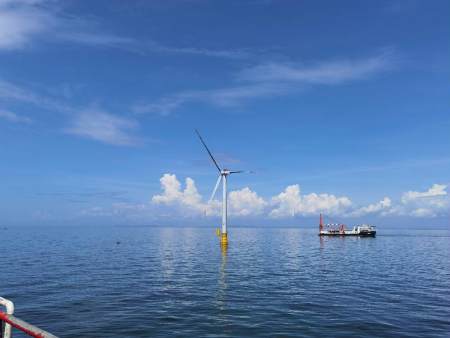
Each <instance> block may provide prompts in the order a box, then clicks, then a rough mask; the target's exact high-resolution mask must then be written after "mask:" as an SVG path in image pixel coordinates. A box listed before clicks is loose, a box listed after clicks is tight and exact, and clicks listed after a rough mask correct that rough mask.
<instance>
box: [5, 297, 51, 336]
mask: <svg viewBox="0 0 450 338" xmlns="http://www.w3.org/2000/svg"><path fill="white" fill-rule="evenodd" d="M0 305H3V306H4V307H5V310H6V312H2V311H0V338H11V329H12V328H13V327H14V328H16V329H18V330H20V331H22V332H24V333H26V334H27V335H29V336H31V337H35V338H57V337H56V336H54V335H52V334H51V333H48V332H47V331H44V330H41V329H40V328H38V327H37V326H34V325H31V324H29V323H27V322H25V321H23V320H21V319H19V318H16V317H14V316H13V313H14V303H13V302H11V301H10V300H8V299H5V298H2V297H0Z"/></svg>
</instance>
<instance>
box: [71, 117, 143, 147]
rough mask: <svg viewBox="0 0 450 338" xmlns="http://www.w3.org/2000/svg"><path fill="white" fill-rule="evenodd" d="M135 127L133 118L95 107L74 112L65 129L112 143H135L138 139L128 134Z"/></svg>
mask: <svg viewBox="0 0 450 338" xmlns="http://www.w3.org/2000/svg"><path fill="white" fill-rule="evenodd" d="M136 128H137V122H136V121H134V120H130V119H126V118H123V117H119V116H116V115H113V114H110V113H108V112H105V111H102V110H100V109H97V108H88V109H85V110H82V111H80V112H79V113H78V114H76V115H75V116H74V118H73V120H72V124H71V126H70V127H69V128H67V129H66V130H65V131H66V132H67V133H69V134H73V135H78V136H82V137H86V138H90V139H93V140H97V141H101V142H104V143H108V144H113V145H127V146H129V145H136V144H138V143H139V140H138V139H136V138H135V137H134V136H132V135H131V134H130V131H131V130H134V129H136Z"/></svg>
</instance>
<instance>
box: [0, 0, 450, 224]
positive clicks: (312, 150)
mask: <svg viewBox="0 0 450 338" xmlns="http://www.w3.org/2000/svg"><path fill="white" fill-rule="evenodd" d="M449 19H450V3H449V2H448V1H440V0H435V1H418V0H405V1H403V0H402V1H392V0H391V1H350V0H349V1H307V0H305V1H276V0H273V1H270V0H249V1H206V0H185V1H138V0H137V1H118V0H117V1H95V2H93V1H71V0H68V1H58V0H17V1H13V0H0V158H1V165H0V202H1V203H0V226H23V225H25V226H39V225H57V226H65V225H80V226H81V225H87V226H95V225H175V226H192V225H214V226H216V225H218V223H219V222H220V218H219V215H220V198H219V196H216V197H215V198H214V199H213V200H212V201H210V202H209V201H208V200H209V197H210V194H211V191H212V189H213V187H214V185H215V182H216V179H217V170H216V168H215V167H214V165H213V163H212V162H211V161H210V159H209V158H208V155H207V153H206V152H205V150H204V149H203V147H202V145H201V143H200V142H199V140H198V138H197V136H196V135H195V133H194V129H195V128H197V129H198V130H199V131H200V132H201V134H202V135H203V137H204V139H205V141H206V142H207V144H208V145H209V147H210V149H211V150H212V152H213V154H214V155H215V156H216V157H217V160H218V162H219V164H220V165H221V166H222V167H225V168H230V169H234V170H251V171H253V173H251V174H236V175H232V176H231V177H230V179H229V189H230V193H229V200H230V201H229V203H230V210H229V211H230V212H229V216H230V224H231V225H233V224H234V225H251V226H259V225H260V226H263V225H274V226H282V225H290V226H299V227H308V226H316V225H317V223H318V214H319V213H324V214H325V215H327V218H328V219H330V220H337V221H339V222H345V223H347V224H356V223H360V222H371V223H373V224H375V225H378V226H386V227H407V226H415V227H421V228H424V229H427V228H432V227H447V228H448V227H450V225H449V219H450V212H449V208H450V198H449V188H448V186H449V184H450V132H449V131H450V106H449V102H450V90H449V88H450V86H449V85H450V81H449V79H450V77H449V76H450V44H449V36H450V25H449V24H448V22H449ZM218 195H220V194H218Z"/></svg>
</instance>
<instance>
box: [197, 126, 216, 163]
mask: <svg viewBox="0 0 450 338" xmlns="http://www.w3.org/2000/svg"><path fill="white" fill-rule="evenodd" d="M195 132H196V133H197V136H198V138H199V139H200V141H201V142H202V144H203V146H204V147H205V149H206V151H207V152H208V154H209V157H211V160H212V161H213V162H214V165H215V166H216V168H217V170H219V172H221V171H222V169H220V167H219V165H218V164H217V162H216V160H215V158H214V156H213V155H212V154H211V152H210V151H209V149H208V146H207V145H206V143H205V141H203V138H202V136H201V135H200V133H199V132H198V130H197V129H195Z"/></svg>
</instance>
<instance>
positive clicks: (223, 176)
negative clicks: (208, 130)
mask: <svg viewBox="0 0 450 338" xmlns="http://www.w3.org/2000/svg"><path fill="white" fill-rule="evenodd" d="M195 132H196V133H197V135H198V138H199V139H200V141H201V142H202V144H203V146H204V147H205V149H206V151H207V152H208V154H209V157H211V160H212V161H213V162H214V165H215V166H216V168H217V170H218V171H219V177H218V178H217V182H216V186H215V187H214V190H213V192H212V194H211V197H210V199H209V201H208V203H210V202H211V201H212V200H213V198H214V196H215V195H216V191H217V188H218V187H219V184H220V181H222V187H223V194H222V233H221V234H220V243H221V244H223V245H227V244H228V233H227V199H228V195H227V177H228V176H229V175H231V174H240V173H244V172H246V171H244V170H228V169H221V168H220V166H219V164H218V163H217V161H216V160H215V158H214V156H213V155H212V154H211V151H209V149H208V146H207V145H206V143H205V141H203V138H202V136H201V135H200V133H199V132H198V130H197V129H195Z"/></svg>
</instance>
